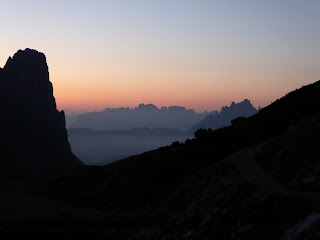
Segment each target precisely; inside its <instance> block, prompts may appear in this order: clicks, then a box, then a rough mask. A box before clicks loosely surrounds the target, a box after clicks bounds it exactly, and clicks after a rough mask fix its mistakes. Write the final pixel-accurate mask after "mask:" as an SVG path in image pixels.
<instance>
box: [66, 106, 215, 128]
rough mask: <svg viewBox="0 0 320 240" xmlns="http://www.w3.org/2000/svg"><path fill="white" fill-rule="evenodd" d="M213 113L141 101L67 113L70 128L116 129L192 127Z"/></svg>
mask: <svg viewBox="0 0 320 240" xmlns="http://www.w3.org/2000/svg"><path fill="white" fill-rule="evenodd" d="M208 114H210V112H203V113H196V112H195V111H194V110H193V109H186V108H185V107H180V106H169V107H161V108H158V107H156V106H155V105H153V104H143V103H142V104H140V105H139V106H138V107H135V108H128V107H127V108H123V107H121V108H106V109H105V110H104V111H101V112H87V113H81V114H70V115H67V116H66V119H67V128H89V129H92V130H115V129H131V128H140V127H147V128H151V129H152V128H170V129H177V130H181V131H186V130H188V129H189V128H190V127H191V126H192V125H194V124H196V123H198V122H199V121H201V120H202V119H203V118H204V117H205V116H207V115H208Z"/></svg>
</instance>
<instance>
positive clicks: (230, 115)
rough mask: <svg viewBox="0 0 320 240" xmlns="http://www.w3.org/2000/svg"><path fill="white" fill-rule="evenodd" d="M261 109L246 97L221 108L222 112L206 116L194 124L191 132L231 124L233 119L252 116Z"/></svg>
mask: <svg viewBox="0 0 320 240" xmlns="http://www.w3.org/2000/svg"><path fill="white" fill-rule="evenodd" d="M259 110H260V107H259V109H258V110H257V109H255V108H254V107H253V105H252V104H251V102H250V100H248V99H245V100H243V101H242V102H240V103H237V104H236V103H235V102H232V103H231V105H230V107H228V106H225V107H222V108H221V111H220V112H214V113H211V114H208V115H207V116H205V118H204V119H202V120H201V121H200V122H199V123H197V124H195V125H193V126H192V127H191V129H190V130H189V131H190V132H195V131H197V130H198V129H200V128H203V129H207V128H211V129H213V130H215V129H218V128H222V127H226V126H229V125H231V121H232V120H233V119H235V118H238V117H250V116H251V115H253V114H256V113H257V112H258V111H259Z"/></svg>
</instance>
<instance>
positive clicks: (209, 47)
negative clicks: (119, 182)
mask: <svg viewBox="0 0 320 240" xmlns="http://www.w3.org/2000/svg"><path fill="white" fill-rule="evenodd" d="M0 6H1V8H0V30H1V35H0V67H3V66H4V65H5V62H6V60H7V59H8V57H9V56H13V55H14V53H15V52H17V51H18V50H19V49H25V48H32V49H36V50H38V51H40V52H43V53H44V54H45V55H46V57H47V63H48V66H49V72H50V81H51V82H52V84H53V87H54V96H55V98H56V102H57V106H58V108H59V109H64V110H66V111H67V112H72V111H74V112H77V111H92V110H101V109H103V108H106V107H122V106H123V107H127V106H129V107H135V106H137V105H138V104H140V103H145V104H147V103H153V104H155V105H156V106H158V107H160V106H171V105H179V106H185V107H186V108H193V109H195V110H196V111H197V112H202V111H204V110H208V111H212V110H219V109H220V108H221V107H222V106H225V105H230V103H231V101H235V102H240V101H242V100H243V99H245V98H247V99H250V100H251V102H252V103H253V105H254V106H255V107H258V106H261V107H265V106H267V105H268V104H270V103H271V102H273V101H275V100H276V99H278V98H280V97H282V96H283V95H285V94H286V93H288V92H290V91H292V90H295V89H297V88H300V87H301V86H303V85H306V84H310V83H312V82H315V81H317V80H319V79H320V67H319V64H320V47H319V43H320V28H319V23H320V14H319V11H320V1H318V0H268V1H256V0H241V1H240V0H233V1H232V0H230V1H215V0H161V1H160V0H158V1H156V0H154V1H152V0H114V1H108V0H90V1H89V0H88V1H81V0H77V1H75V0H63V1H61V0H55V1H51V0H50V1H49V0H28V1H25V0H23V1H22V0H20V1H18V0H10V1H8V0H0Z"/></svg>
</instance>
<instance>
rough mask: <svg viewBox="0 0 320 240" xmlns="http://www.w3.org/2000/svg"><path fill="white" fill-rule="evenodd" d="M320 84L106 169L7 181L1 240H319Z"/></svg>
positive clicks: (8, 176) (82, 168)
mask: <svg viewBox="0 0 320 240" xmlns="http://www.w3.org/2000/svg"><path fill="white" fill-rule="evenodd" d="M319 136H320V82H316V83H314V84H312V85H309V86H306V87H303V88H301V89H299V90H296V91H294V92H291V93H289V94H288V95H286V96H285V97H283V98H281V99H279V100H277V101H276V102H274V103H273V104H271V105H270V106H268V107H266V108H264V109H261V110H260V112H259V113H257V114H256V115H254V116H252V117H249V118H246V119H244V118H240V119H237V120H235V121H233V125H232V126H230V127H225V128H222V129H218V130H216V131H211V130H202V129H201V130H198V131H197V132H196V133H195V139H192V140H187V141H186V142H185V143H184V144H181V143H178V142H176V143H173V144H172V145H171V146H168V147H163V148H159V149H157V150H154V151H150V152H146V153H143V154H141V155H137V156H133V157H129V158H126V159H123V160H120V161H117V162H114V163H112V164H110V165H106V166H101V167H97V166H80V167H73V168H69V169H60V170H59V169H55V170H47V171H44V170H41V171H37V172H28V173H24V174H21V173H19V174H14V173H12V174H3V175H1V179H0V187H1V200H0V212H1V216H0V236H1V237H12V236H27V235H28V236H33V237H41V236H46V239H50V238H52V239H56V238H57V237H61V236H64V237H69V238H73V237H90V238H92V239H100V238H101V239H288V240H289V239H319V238H320V230H319V229H320V228H319V227H320V177H319V176H320V175H319V173H320V157H319V146H320V138H319Z"/></svg>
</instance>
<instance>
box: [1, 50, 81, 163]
mask: <svg viewBox="0 0 320 240" xmlns="http://www.w3.org/2000/svg"><path fill="white" fill-rule="evenodd" d="M0 84H1V87H0V123H1V126H2V127H3V128H5V130H3V145H2V146H5V149H4V151H8V154H7V155H9V156H10V155H12V152H17V154H15V155H14V157H12V159H7V160H6V161H7V162H5V163H4V162H2V166H7V167H8V168H37V167H52V166H65V165H68V166H73V165H79V164H81V162H80V161H79V160H78V159H77V158H76V157H75V156H74V155H73V154H72V152H71V148H70V145H69V143H68V136H67V132H66V128H65V115H64V112H63V111H61V112H59V111H58V110H57V108H56V102H55V98H54V96H53V87H52V84H51V82H50V80H49V71H48V66H47V62H46V57H45V55H44V54H43V53H40V52H38V51H36V50H32V49H29V48H27V49H25V50H19V51H18V52H17V53H16V54H14V56H13V58H11V57H10V58H9V59H8V61H7V63H6V65H5V67H4V68H3V69H2V71H1V75H0Z"/></svg>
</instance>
